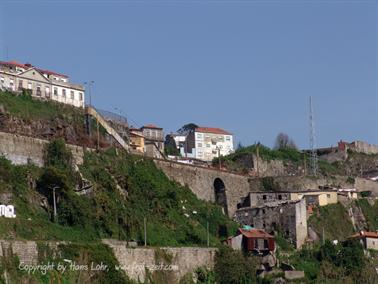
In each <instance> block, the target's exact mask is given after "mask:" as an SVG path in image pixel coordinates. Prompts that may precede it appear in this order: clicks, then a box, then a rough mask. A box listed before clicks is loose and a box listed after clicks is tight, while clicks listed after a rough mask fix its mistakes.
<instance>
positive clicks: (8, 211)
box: [0, 204, 16, 218]
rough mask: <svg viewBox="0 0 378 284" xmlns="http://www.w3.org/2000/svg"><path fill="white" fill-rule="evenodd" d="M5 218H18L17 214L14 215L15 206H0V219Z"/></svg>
mask: <svg viewBox="0 0 378 284" xmlns="http://www.w3.org/2000/svg"><path fill="white" fill-rule="evenodd" d="M1 216H4V217H6V218H16V214H14V206H13V205H3V204H2V205H0V217H1Z"/></svg>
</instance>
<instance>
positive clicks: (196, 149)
mask: <svg viewBox="0 0 378 284" xmlns="http://www.w3.org/2000/svg"><path fill="white" fill-rule="evenodd" d="M233 151H234V142H233V136H232V134H231V133H230V132H228V131H225V130H223V129H221V128H213V127H197V128H196V129H195V131H193V132H191V133H189V135H188V137H187V141H186V155H187V156H188V157H191V158H195V159H199V160H203V161H212V160H213V159H214V158H216V157H219V156H226V155H228V154H231V153H232V152H233Z"/></svg>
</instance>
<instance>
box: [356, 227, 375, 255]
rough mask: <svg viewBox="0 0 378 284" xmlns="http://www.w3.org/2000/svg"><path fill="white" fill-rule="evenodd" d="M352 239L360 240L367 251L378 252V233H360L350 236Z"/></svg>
mask: <svg viewBox="0 0 378 284" xmlns="http://www.w3.org/2000/svg"><path fill="white" fill-rule="evenodd" d="M350 238H352V239H359V240H360V241H361V243H362V244H363V246H364V248H365V249H373V250H378V233H377V232H366V231H360V232H358V233H357V234H354V235H352V236H350Z"/></svg>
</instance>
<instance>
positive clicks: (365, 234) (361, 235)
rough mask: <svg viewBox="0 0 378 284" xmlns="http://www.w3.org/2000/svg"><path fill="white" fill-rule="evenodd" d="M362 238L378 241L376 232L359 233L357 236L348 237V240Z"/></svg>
mask: <svg viewBox="0 0 378 284" xmlns="http://www.w3.org/2000/svg"><path fill="white" fill-rule="evenodd" d="M364 237H367V238H376V239H378V233H377V232H366V231H360V232H358V233H357V234H354V235H352V236H350V237H349V238H364Z"/></svg>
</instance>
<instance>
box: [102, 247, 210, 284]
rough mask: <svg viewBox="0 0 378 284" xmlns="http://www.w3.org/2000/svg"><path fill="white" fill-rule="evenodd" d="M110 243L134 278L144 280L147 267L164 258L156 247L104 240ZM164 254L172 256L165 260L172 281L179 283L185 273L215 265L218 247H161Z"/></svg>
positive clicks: (122, 267)
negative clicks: (130, 245)
mask: <svg viewBox="0 0 378 284" xmlns="http://www.w3.org/2000/svg"><path fill="white" fill-rule="evenodd" d="M103 242H104V243H105V244H107V245H109V246H110V247H111V248H112V249H113V252H114V255H115V257H116V258H117V260H118V262H119V264H120V267H121V269H123V270H124V271H125V272H126V274H127V275H128V276H129V277H130V278H131V279H134V280H139V281H141V282H144V280H145V278H146V271H145V268H148V267H153V266H154V265H158V266H159V265H160V264H161V263H162V260H159V258H158V257H157V256H156V255H157V252H156V248H128V247H126V242H122V241H116V240H103ZM159 250H161V251H162V252H163V253H164V254H166V255H168V256H169V257H170V258H171V261H169V262H164V263H166V264H168V263H169V264H170V265H171V268H172V270H170V271H169V273H171V276H172V278H171V279H170V280H171V281H170V283H179V281H180V278H182V277H183V276H184V275H185V274H187V273H191V272H194V271H195V269H196V268H198V267H201V266H205V267H207V268H213V267H214V257H215V253H216V250H217V249H216V248H199V247H177V248H172V247H165V248H160V249H159Z"/></svg>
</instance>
